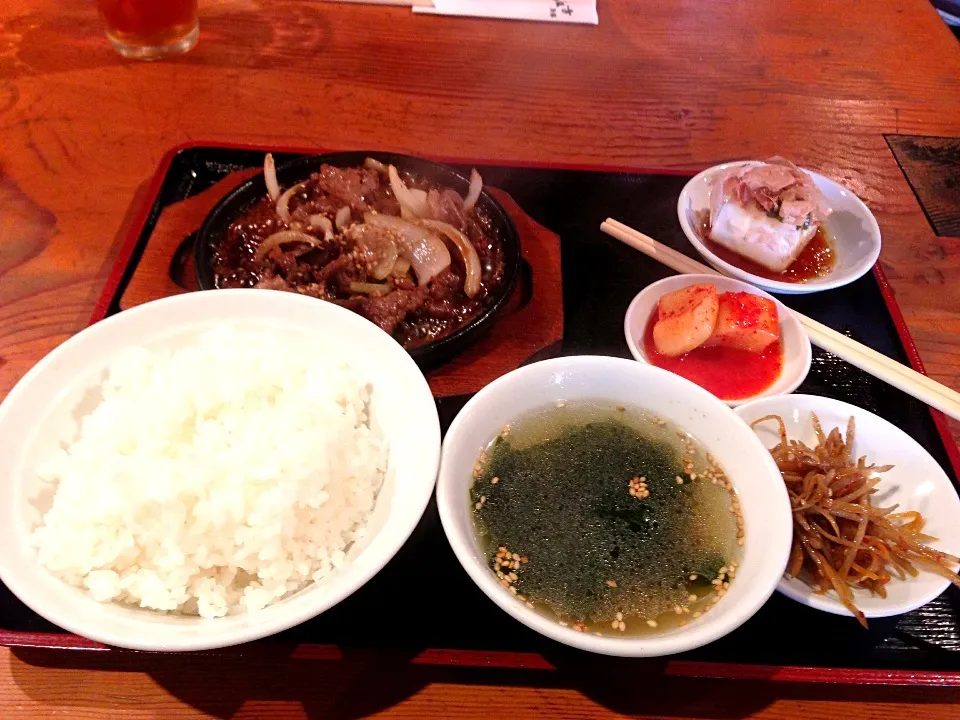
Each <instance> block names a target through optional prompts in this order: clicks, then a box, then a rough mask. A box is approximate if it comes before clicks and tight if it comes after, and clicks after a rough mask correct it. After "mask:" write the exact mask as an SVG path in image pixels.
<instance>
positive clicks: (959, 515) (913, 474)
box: [736, 395, 960, 618]
mask: <svg viewBox="0 0 960 720" xmlns="http://www.w3.org/2000/svg"><path fill="white" fill-rule="evenodd" d="M736 412H737V414H738V415H739V416H740V417H742V418H743V419H744V420H746V421H747V422H752V421H754V420H756V419H758V418H761V417H763V416H764V415H771V414H773V415H780V416H781V417H782V418H783V420H784V423H785V424H786V426H787V435H788V437H790V438H791V439H799V440H801V441H803V442H805V443H806V444H808V445H811V446H812V445H814V444H815V443H816V436H815V435H814V432H813V421H812V419H811V413H814V412H815V413H816V414H817V417H819V418H820V424H821V426H822V427H823V431H824V432H825V433H829V432H830V430H831V429H833V428H835V427H839V428H840V429H841V432H846V428H847V420H849V418H850V416H853V418H854V421H855V423H856V429H855V433H854V453H853V454H854V456H856V457H860V456H862V455H866V457H867V461H868V462H875V463H878V464H882V465H886V464H893V465H894V467H893V469H892V470H890V471H888V472H885V473H883V474H882V475H881V476H880V477H881V478H882V481H881V484H880V492H879V493H878V494H877V495H875V496H874V504H876V505H879V506H882V507H889V506H890V505H899V506H900V509H901V510H904V511H905V510H918V511H920V512H921V513H922V514H923V516H924V518H926V520H927V524H926V525H925V526H924V532H926V533H929V534H930V535H933V536H934V537H937V538H939V541H938V542H936V543H933V547H935V548H937V549H939V550H943V551H945V552H948V553H951V554H953V555H956V554H958V553H960V499H958V498H957V492H956V490H955V489H954V487H953V484H952V483H951V482H950V479H949V478H948V477H947V476H946V474H945V473H944V472H943V470H942V469H941V468H940V466H939V465H938V464H937V462H936V461H935V460H934V459H933V458H932V457H930V454H929V453H928V452H927V451H926V450H924V449H923V448H922V447H920V445H919V443H917V441H916V440H914V439H913V438H911V437H910V436H909V435H907V434H906V433H905V432H903V431H902V430H901V429H900V428H898V427H896V426H894V425H892V424H891V423H889V422H887V421H886V420H884V419H883V418H879V417H877V416H876V415H874V414H873V413H871V412H868V411H866V410H863V409H862V408H858V407H856V406H855V405H849V404H847V403H844V402H840V401H839V400H833V399H831V398H825V397H818V396H815V395H787V396H785V397H775V398H764V399H762V400H756V401H755V402H751V403H747V404H746V405H741V406H740V407H739V408H737V411H736ZM756 432H757V435H758V436H759V437H760V439H761V440H762V441H763V443H764V445H766V446H767V447H773V446H774V445H776V444H777V442H778V441H779V437H778V429H777V424H776V423H774V422H770V423H763V424H762V425H759V426H757V428H756ZM949 584H950V583H949V581H948V580H947V579H946V578H944V577H941V576H940V575H935V574H934V573H930V572H923V571H921V572H920V574H919V575H918V576H917V577H915V578H910V579H908V580H903V581H901V580H897V579H896V578H894V579H893V580H891V581H890V582H889V583H887V597H886V598H881V597H877V596H874V595H871V594H870V593H869V592H868V591H866V590H854V593H853V594H854V598H855V602H856V604H857V607H859V608H860V609H861V610H862V611H863V614H864V615H866V616H867V617H868V618H869V617H887V616H890V615H900V614H902V613H906V612H910V611H911V610H915V609H916V608H918V607H920V606H922V605H925V604H926V603H928V602H930V601H931V600H933V599H934V598H935V597H937V596H938V595H940V593H942V592H943V591H944V590H946V589H947V587H948V586H949ZM778 589H779V590H780V592H782V593H783V594H784V595H786V596H787V597H790V598H793V599H794V600H796V601H797V602H801V603H803V604H804V605H809V606H810V607H814V608H817V609H818V610H824V611H826V612H829V613H834V614H836V615H851V614H852V613H850V611H849V610H847V608H845V607H844V606H843V603H841V602H840V598H839V597H837V595H836V593H835V592H834V591H832V590H831V591H830V592H828V593H826V594H824V595H818V594H817V593H815V592H814V591H813V590H812V589H811V588H810V586H809V585H807V584H806V583H803V582H801V581H800V580H796V579H794V578H788V577H786V576H785V577H783V578H782V579H781V580H780V584H779V586H778Z"/></svg>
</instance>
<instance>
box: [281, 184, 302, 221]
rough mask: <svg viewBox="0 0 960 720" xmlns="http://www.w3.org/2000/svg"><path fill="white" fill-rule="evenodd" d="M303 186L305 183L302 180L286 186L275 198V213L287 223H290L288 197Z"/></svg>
mask: <svg viewBox="0 0 960 720" xmlns="http://www.w3.org/2000/svg"><path fill="white" fill-rule="evenodd" d="M305 186H306V183H305V182H302V183H297V184H296V185H293V186H291V187H288V188H287V189H286V190H284V191H283V194H282V195H281V196H280V197H279V199H278V200H277V215H279V216H280V219H281V220H283V221H284V222H285V223H286V224H287V225H289V224H290V198H292V197H293V196H294V195H295V194H296V193H297V192H298V191H300V190H303V188H304V187H305Z"/></svg>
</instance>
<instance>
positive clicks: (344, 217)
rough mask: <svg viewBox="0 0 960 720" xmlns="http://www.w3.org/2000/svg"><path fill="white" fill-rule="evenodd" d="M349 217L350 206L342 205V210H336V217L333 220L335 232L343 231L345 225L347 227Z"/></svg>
mask: <svg viewBox="0 0 960 720" xmlns="http://www.w3.org/2000/svg"><path fill="white" fill-rule="evenodd" d="M351 217H352V216H351V214H350V206H348V205H344V206H343V207H342V208H340V209H339V210H337V216H336V218H335V219H334V222H335V223H336V225H337V230H343V229H344V228H345V227H346V226H347V225H349V224H350V220H351Z"/></svg>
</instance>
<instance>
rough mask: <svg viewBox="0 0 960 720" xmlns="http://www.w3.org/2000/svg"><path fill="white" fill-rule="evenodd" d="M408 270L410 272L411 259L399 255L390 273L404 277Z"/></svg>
mask: <svg viewBox="0 0 960 720" xmlns="http://www.w3.org/2000/svg"><path fill="white" fill-rule="evenodd" d="M408 272H410V261H409V260H407V259H406V258H402V257H398V258H397V261H396V262H395V263H394V264H393V270H391V271H390V274H391V275H393V276H394V277H403V276H404V275H406V274H407V273H408Z"/></svg>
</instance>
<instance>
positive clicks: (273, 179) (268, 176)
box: [263, 153, 280, 202]
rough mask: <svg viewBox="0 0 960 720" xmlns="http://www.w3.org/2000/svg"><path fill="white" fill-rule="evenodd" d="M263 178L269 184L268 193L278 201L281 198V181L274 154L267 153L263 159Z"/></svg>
mask: <svg viewBox="0 0 960 720" xmlns="http://www.w3.org/2000/svg"><path fill="white" fill-rule="evenodd" d="M263 180H264V182H265V183H266V184H267V195H269V196H270V199H271V200H273V201H274V202H276V201H277V200H279V199H280V183H278V182H277V166H276V165H275V164H274V162H273V155H272V154H270V153H267V156H266V157H265V158H264V159H263Z"/></svg>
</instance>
